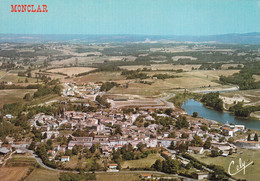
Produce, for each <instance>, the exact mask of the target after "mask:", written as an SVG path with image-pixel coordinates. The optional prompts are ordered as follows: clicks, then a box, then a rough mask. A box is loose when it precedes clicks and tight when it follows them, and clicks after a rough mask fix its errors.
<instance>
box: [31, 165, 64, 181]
mask: <svg viewBox="0 0 260 181" xmlns="http://www.w3.org/2000/svg"><path fill="white" fill-rule="evenodd" d="M46 180H48V181H58V180H59V172H55V171H51V170H47V169H44V168H37V169H34V171H33V172H32V173H31V174H30V175H29V177H28V178H27V179H26V181H46Z"/></svg>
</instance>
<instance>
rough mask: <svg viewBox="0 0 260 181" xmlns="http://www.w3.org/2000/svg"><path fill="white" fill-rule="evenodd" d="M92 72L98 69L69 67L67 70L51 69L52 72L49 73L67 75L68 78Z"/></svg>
mask: <svg viewBox="0 0 260 181" xmlns="http://www.w3.org/2000/svg"><path fill="white" fill-rule="evenodd" d="M92 70H96V68H91V67H67V68H56V69H51V70H48V72H51V73H62V74H66V75H68V76H74V75H78V74H80V73H84V72H89V71H92Z"/></svg>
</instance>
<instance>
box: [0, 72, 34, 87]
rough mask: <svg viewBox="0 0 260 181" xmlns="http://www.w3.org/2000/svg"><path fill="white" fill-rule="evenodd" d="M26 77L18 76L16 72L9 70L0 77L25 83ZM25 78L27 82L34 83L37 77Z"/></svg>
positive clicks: (8, 80)
mask: <svg viewBox="0 0 260 181" xmlns="http://www.w3.org/2000/svg"><path fill="white" fill-rule="evenodd" d="M26 78H27V77H20V76H18V74H17V73H16V72H9V73H8V74H6V75H5V76H4V77H3V78H1V81H5V82H12V83H19V82H22V83H25V80H26ZM27 80H28V83H35V82H36V81H37V79H35V78H27ZM24 85H25V84H24Z"/></svg>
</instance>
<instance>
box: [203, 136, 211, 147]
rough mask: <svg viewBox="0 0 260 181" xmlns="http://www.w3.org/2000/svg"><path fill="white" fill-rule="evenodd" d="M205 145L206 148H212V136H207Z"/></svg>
mask: <svg viewBox="0 0 260 181" xmlns="http://www.w3.org/2000/svg"><path fill="white" fill-rule="evenodd" d="M203 147H204V148H205V149H210V147H211V139H210V138H207V140H206V141H205V143H204V145H203Z"/></svg>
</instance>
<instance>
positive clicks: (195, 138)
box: [191, 134, 203, 146]
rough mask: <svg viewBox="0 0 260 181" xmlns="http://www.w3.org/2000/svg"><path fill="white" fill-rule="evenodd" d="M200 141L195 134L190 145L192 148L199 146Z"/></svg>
mask: <svg viewBox="0 0 260 181" xmlns="http://www.w3.org/2000/svg"><path fill="white" fill-rule="evenodd" d="M202 143H203V142H202V140H201V137H200V136H198V135H197V134H195V135H194V137H193V140H192V141H191V144H192V145H193V146H201V145H202Z"/></svg>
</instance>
